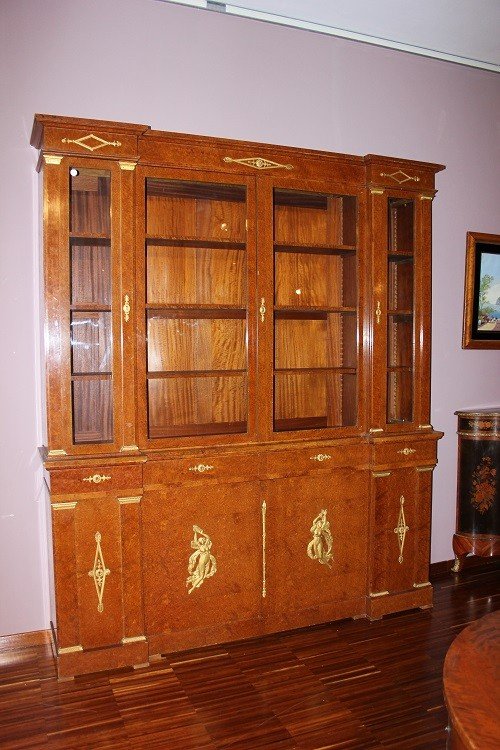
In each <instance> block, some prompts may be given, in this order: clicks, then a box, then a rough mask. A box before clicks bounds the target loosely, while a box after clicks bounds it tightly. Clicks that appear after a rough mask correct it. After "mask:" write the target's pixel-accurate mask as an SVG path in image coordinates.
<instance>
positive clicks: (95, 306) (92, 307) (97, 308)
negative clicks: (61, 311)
mask: <svg viewBox="0 0 500 750" xmlns="http://www.w3.org/2000/svg"><path fill="white" fill-rule="evenodd" d="M69 309H70V310H71V312H83V313H86V312H111V305H100V304H99V303H97V302H79V303H78V304H73V305H70V306H69Z"/></svg>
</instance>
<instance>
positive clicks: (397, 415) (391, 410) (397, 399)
mask: <svg viewBox="0 0 500 750" xmlns="http://www.w3.org/2000/svg"><path fill="white" fill-rule="evenodd" d="M413 388H414V385H413V371H411V370H409V369H406V368H405V369H402V370H392V371H389V372H388V373H387V421H388V422H389V423H394V424H398V423H401V422H411V421H412V419H413Z"/></svg>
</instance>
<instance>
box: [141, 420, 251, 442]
mask: <svg viewBox="0 0 500 750" xmlns="http://www.w3.org/2000/svg"><path fill="white" fill-rule="evenodd" d="M246 431H247V423H246V422H210V423H209V424H187V425H179V426H175V427H173V426H169V427H150V428H149V437H150V438H156V439H158V438H169V437H190V436H196V435H234V434H236V433H245V432H246Z"/></svg>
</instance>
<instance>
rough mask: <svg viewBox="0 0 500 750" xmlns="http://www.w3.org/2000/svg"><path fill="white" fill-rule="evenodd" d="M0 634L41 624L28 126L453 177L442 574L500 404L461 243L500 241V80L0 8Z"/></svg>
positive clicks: (441, 343) (264, 37)
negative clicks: (340, 157) (466, 454)
mask: <svg viewBox="0 0 500 750" xmlns="http://www.w3.org/2000/svg"><path fill="white" fill-rule="evenodd" d="M0 34H1V38H0V55H1V58H2V59H1V69H2V73H3V76H2V80H1V81H0V101H1V102H2V118H1V120H0V143H1V144H2V151H3V159H2V179H1V180H0V212H1V218H2V221H1V226H2V232H1V235H0V242H1V253H0V263H1V266H0V289H1V295H2V296H1V300H2V313H3V314H2V315H1V316H0V326H1V327H2V336H1V342H2V353H3V362H2V367H1V370H0V399H1V412H0V413H1V451H0V464H1V465H0V476H1V477H2V482H1V496H0V497H1V500H0V502H1V505H0V602H1V604H0V633H12V632H21V631H28V630H34V629H39V628H44V627H46V626H47V619H48V615H47V612H48V606H47V599H48V597H47V593H46V591H47V586H46V573H45V568H46V564H45V559H44V557H45V553H44V548H45V541H44V535H45V532H44V510H43V502H42V501H41V498H42V494H43V487H42V476H41V469H40V463H39V459H38V456H37V450H36V446H37V444H38V442H39V439H40V438H39V435H40V426H39V424H38V422H39V419H38V413H37V392H38V391H39V380H38V377H37V365H36V364H35V362H36V356H37V324H36V319H37V281H36V275H37V270H36V263H37V262H36V254H37V251H36V241H37V232H38V229H37V226H36V217H37V212H36V179H35V173H34V166H35V161H36V156H35V152H34V150H33V149H32V148H31V147H30V146H29V135H30V130H31V124H32V119H33V114H34V113H35V112H46V113H52V114H63V115H74V116H79V117H96V118H101V119H110V120H124V121H129V122H138V123H146V124H150V125H151V126H153V127H154V128H158V129H164V130H174V131H184V132H191V133H201V134H207V135H219V136H227V137H231V138H242V139H251V140H256V141H268V142H274V143H281V144H288V145H293V146H304V147H309V148H320V149H328V150H333V151H341V152H349V153H356V154H365V153H370V152H372V153H380V154H390V155H398V156H402V157H409V158H415V159H421V160H426V161H435V162H439V163H443V164H446V165H447V170H446V171H445V172H443V173H441V174H439V175H438V178H437V184H438V188H439V194H438V197H437V199H436V200H435V202H434V216H435V221H434V258H435V260H434V298H433V319H434V326H433V328H434V342H433V351H434V360H433V388H434V390H433V410H432V411H433V413H432V422H433V424H434V426H435V427H436V428H439V429H443V430H444V431H445V432H446V437H445V438H444V439H443V440H442V441H441V443H440V449H439V462H440V463H439V466H438V468H437V470H436V471H435V484H434V487H435V492H434V520H433V532H432V559H433V561H438V560H444V559H450V558H451V557H452V553H451V544H450V542H451V536H452V533H453V529H454V508H455V472H456V436H455V434H454V433H455V418H454V416H453V412H454V411H455V410H456V409H457V408H463V407H466V406H486V405H492V404H495V403H496V404H500V377H499V373H500V351H496V352H475V351H462V349H461V348H460V340H461V324H462V300H463V272H464V251H465V233H466V231H467V230H468V229H471V230H475V231H483V232H493V233H500V217H499V215H498V206H499V205H500V179H499V177H500V175H499V172H498V164H499V158H498V157H499V154H498V145H499V142H500V140H499V138H498V123H499V115H500V79H499V78H498V77H497V76H496V75H495V74H494V73H488V72H483V71H479V70H475V69H468V68H463V67H460V66H456V65H453V64H450V63H444V62H438V61H433V60H427V59H424V58H420V57H415V56H411V55H408V54H405V53H397V52H392V51H388V50H385V49H378V48H376V47H371V46H367V45H363V44H359V43H354V42H349V41H344V40H340V39H334V38H331V37H326V36H320V35H315V34H313V33H310V32H305V31H297V30H292V29H286V28H280V27H277V26H271V25H265V24H262V23H259V22H255V21H249V20H244V19H238V18H234V17H230V16H224V15H222V14H220V13H207V12H205V11H198V10H192V9H188V8H183V7H174V6H171V5H167V4H164V3H159V2H153V0H71V2H68V1H67V0H44V2H43V3H40V2H39V0H16V2H7V3H1V4H0Z"/></svg>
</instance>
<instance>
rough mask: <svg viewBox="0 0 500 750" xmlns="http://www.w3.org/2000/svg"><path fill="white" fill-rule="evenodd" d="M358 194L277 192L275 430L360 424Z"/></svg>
mask: <svg viewBox="0 0 500 750" xmlns="http://www.w3.org/2000/svg"><path fill="white" fill-rule="evenodd" d="M357 210H358V209H357V198H356V196H352V195H336V194H333V193H331V194H330V193H316V192H305V191H304V192H303V191H298V190H297V191H294V190H289V189H276V188H275V189H274V191H273V219H274V236H273V240H274V243H273V247H274V430H275V432H282V431H290V430H304V429H305V430H311V429H318V428H326V427H346V426H353V425H356V424H357V391H358V333H357V331H358V288H359V281H358V257H357V247H356V243H357Z"/></svg>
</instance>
